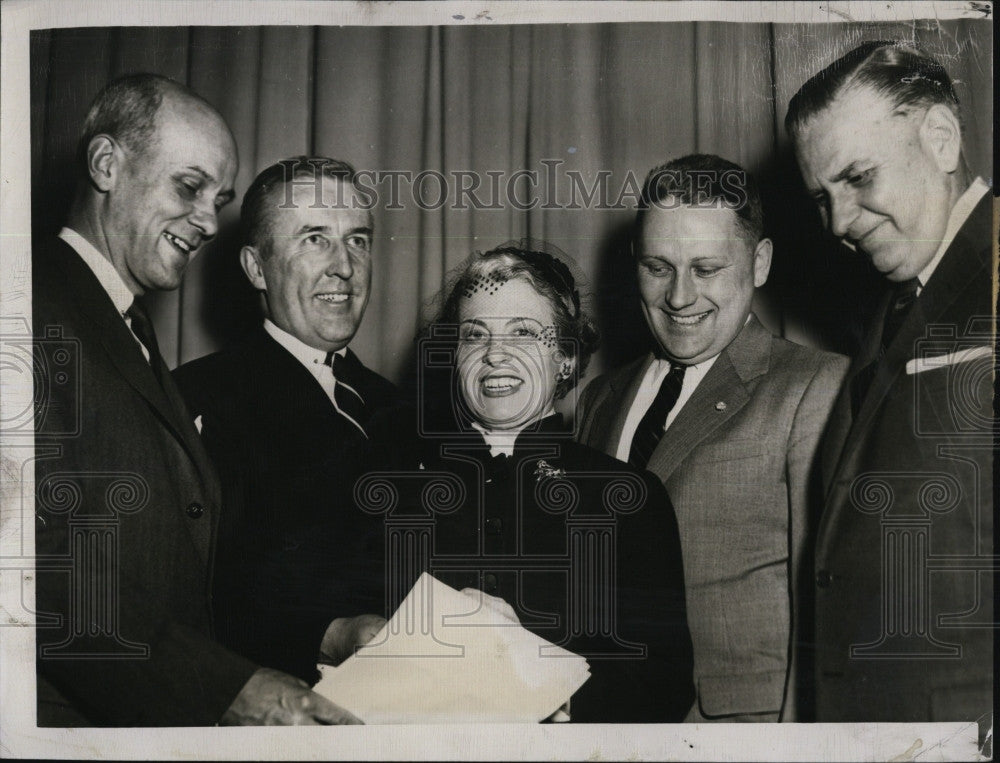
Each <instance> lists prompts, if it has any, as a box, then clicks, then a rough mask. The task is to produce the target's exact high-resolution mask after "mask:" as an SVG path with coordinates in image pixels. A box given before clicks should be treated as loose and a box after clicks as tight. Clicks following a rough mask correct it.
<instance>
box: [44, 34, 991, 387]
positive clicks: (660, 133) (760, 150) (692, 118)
mask: <svg viewBox="0 0 1000 763" xmlns="http://www.w3.org/2000/svg"><path fill="white" fill-rule="evenodd" d="M877 38H902V39H910V40H915V41H916V42H918V43H920V44H921V45H923V46H924V47H925V48H926V49H927V50H929V51H930V52H931V53H933V54H935V55H937V56H939V57H940V58H941V59H942V60H943V61H944V62H945V63H946V65H947V67H948V69H949V71H950V73H951V75H952V76H953V78H954V79H955V80H956V82H957V89H958V93H959V98H960V99H961V101H962V104H963V109H964V118H965V128H966V132H967V134H966V148H967V156H968V159H969V163H970V165H971V167H972V169H973V171H974V172H976V173H978V174H980V175H982V176H983V177H984V178H987V179H988V180H989V179H991V167H992V62H991V55H992V30H991V26H990V23H989V22H988V21H985V22H976V21H968V20H966V21H948V22H941V23H938V22H932V21H917V22H910V23H905V24H898V23H897V24H814V25H805V24H800V25H797V24H735V23H689V22H685V23H659V24H653V23H648V24H567V25H531V26H496V27H492V26H483V27H478V26H477V27H467V26H462V27H367V28H364V27H247V28H240V27H183V28H181V27H172V28H164V27H152V28H150V27H146V28H137V27H136V28H131V27H130V28H114V29H100V28H88V29H61V30H42V31H37V32H34V33H33V35H32V40H31V42H32V47H31V72H32V74H31V76H32V82H31V104H32V110H31V137H32V181H33V192H32V210H33V230H34V232H35V233H36V234H37V233H41V232H49V231H53V230H56V229H57V228H58V225H59V223H60V222H61V220H62V218H63V215H64V214H65V210H66V206H67V204H68V201H69V198H70V195H71V193H72V187H73V178H74V167H73V155H74V147H75V141H76V136H77V134H78V131H79V129H80V125H81V123H82V120H83V116H84V113H85V111H86V109H87V106H88V104H89V102H90V100H91V99H92V98H93V96H94V95H95V94H96V93H97V91H98V90H99V89H100V88H101V87H102V86H103V85H104V84H105V83H106V82H107V81H108V80H110V79H112V78H114V77H117V76H119V75H122V74H125V73H129V72H139V71H150V72H157V73H161V74H164V75H167V76H169V77H172V78H175V79H177V80H179V81H181V82H185V83H187V84H189V85H190V86H191V87H192V88H193V89H194V90H195V91H197V92H198V93H199V94H201V95H202V96H204V97H205V98H206V99H207V100H208V101H210V102H211V103H213V104H214V105H215V106H216V107H217V108H218V109H219V111H220V112H221V113H222V114H223V116H224V117H225V118H226V120H227V121H228V123H229V125H230V126H231V127H232V130H233V133H234V135H235V136H236V142H237V144H238V146H239V151H240V171H239V175H238V178H237V184H236V185H237V187H236V190H237V195H238V198H239V197H240V196H241V194H242V193H243V191H244V190H245V189H246V187H247V185H248V184H249V182H250V180H251V179H252V178H253V176H254V175H255V174H256V173H257V172H258V171H259V170H261V169H262V168H264V167H265V166H267V165H268V164H270V163H272V162H275V161H277V160H279V159H282V158H284V157H287V156H291V155H294V154H300V153H316V154H323V155H328V156H333V157H338V158H342V159H346V160H347V161H350V162H351V163H352V164H354V165H355V166H356V167H357V168H359V169H366V170H371V171H373V172H383V173H384V172H386V171H410V172H411V173H413V175H416V174H417V173H420V172H421V171H424V170H433V171H436V172H438V173H441V174H442V175H443V176H444V177H445V179H446V180H448V182H449V184H450V188H449V191H450V196H451V198H450V199H449V200H448V201H447V202H446V203H445V204H444V205H443V206H439V207H438V208H423V209H422V208H420V207H419V205H417V204H416V203H414V201H413V199H412V196H411V188H412V186H411V185H409V184H407V183H401V185H400V200H399V201H400V206H401V207H402V208H401V209H393V210H387V209H384V208H378V209H376V210H375V213H374V214H375V221H376V223H375V224H376V240H375V247H374V269H373V295H372V299H371V302H370V303H369V307H368V312H367V314H366V316H365V319H364V322H363V324H362V326H361V330H360V331H359V332H358V335H357V337H356V338H355V340H354V342H353V343H352V348H354V349H355V350H356V351H357V352H358V354H359V355H360V356H361V357H362V359H363V360H364V361H365V362H366V363H367V364H368V365H370V366H372V367H373V368H375V369H376V370H378V371H380V372H381V373H383V374H385V375H386V376H388V377H389V378H391V379H394V380H397V381H398V380H401V379H402V378H404V377H405V376H406V375H407V374H408V372H409V369H410V367H411V364H412V362H413V359H414V357H415V355H414V352H415V350H414V337H415V335H416V333H417V330H418V327H419V326H420V324H421V320H422V319H423V318H424V317H425V313H426V312H427V310H428V309H429V308H430V307H431V305H432V300H433V298H434V296H435V295H436V294H437V293H438V292H439V291H440V290H441V289H442V286H443V284H444V283H445V281H446V277H447V274H448V271H449V269H451V268H453V267H455V266H456V265H457V264H458V263H459V262H460V261H461V260H462V259H463V258H464V257H466V256H467V255H468V254H469V253H470V252H471V251H473V250H476V249H480V250H484V249H487V248H490V247H491V246H494V245H496V244H498V243H500V242H503V241H506V240H509V239H512V238H520V237H522V236H531V237H535V238H541V239H544V240H547V241H549V242H551V243H552V244H554V245H555V246H558V247H559V248H560V249H562V250H563V251H565V252H567V253H568V254H570V255H571V256H572V257H573V259H574V260H575V261H576V263H577V264H578V266H579V271H580V272H582V274H584V275H585V277H586V281H587V286H588V290H589V291H590V292H591V294H592V295H593V301H592V305H593V309H594V311H595V314H596V317H597V318H598V321H599V323H600V325H601V327H602V329H603V331H604V334H605V344H604V347H603V349H602V351H601V353H600V354H599V356H598V357H597V358H596V359H595V363H594V365H593V366H592V369H593V370H592V371H591V373H590V374H588V376H589V377H592V376H593V374H594V373H597V372H599V371H600V370H601V369H602V368H607V367H609V366H613V365H616V364H618V363H621V362H624V361H625V360H628V359H630V358H631V357H634V356H635V355H636V354H637V353H639V352H641V351H642V349H643V347H644V346H645V342H646V341H647V339H646V334H645V328H644V325H643V323H642V320H641V317H640V315H639V312H638V308H637V292H636V288H635V285H634V282H633V280H632V268H631V265H630V263H629V261H628V229H629V226H630V223H631V220H632V216H633V212H632V205H633V202H634V196H626V197H625V199H624V205H625V208H622V209H603V210H602V209H594V208H593V207H592V205H591V208H586V207H587V205H585V204H583V202H582V200H581V199H579V198H578V201H579V202H580V203H579V206H582V207H584V208H580V209H567V208H565V207H566V206H567V204H568V202H569V201H570V192H571V190H572V181H571V177H570V174H571V173H573V172H575V173H579V177H580V178H582V179H583V180H584V181H585V182H586V185H587V187H590V186H592V185H593V184H594V183H595V181H597V179H598V178H599V173H601V172H602V171H603V172H605V173H610V175H609V176H608V180H607V186H608V189H609V192H608V196H609V197H610V199H609V201H612V202H613V201H614V200H615V199H616V197H617V196H618V195H619V192H620V191H621V189H622V188H623V187H625V186H626V183H627V176H628V174H629V172H631V173H632V174H633V176H635V177H636V178H637V181H638V182H640V183H641V181H642V179H643V177H644V176H645V173H646V172H647V171H648V170H649V169H650V168H652V167H653V166H654V165H656V164H659V163H662V162H664V161H667V160H668V159H670V158H674V157H677V156H680V155H683V154H686V153H690V152H696V151H697V152H707V153H717V154H720V155H722V156H724V157H726V158H728V159H731V160H733V161H736V162H738V163H740V164H742V165H744V166H745V167H746V168H747V169H749V170H751V171H752V172H754V173H756V174H757V175H758V178H759V179H760V181H761V184H762V186H763V189H764V193H765V208H766V213H767V217H768V225H767V227H768V233H769V234H770V235H771V236H772V237H773V238H774V239H775V243H776V251H775V262H774V266H773V269H772V275H771V280H770V282H769V284H768V286H767V287H766V288H765V289H764V290H763V292H762V293H761V294H760V295H759V296H758V304H757V310H758V314H759V315H760V316H761V318H762V319H763V320H764V322H765V323H766V324H767V325H768V326H769V327H770V328H771V329H772V330H775V331H776V332H780V333H782V334H784V335H785V336H788V337H789V338H792V339H794V340H797V341H801V342H804V343H807V344H813V345H816V346H822V347H826V348H832V349H836V350H840V351H843V352H851V351H852V350H853V349H854V343H855V341H856V332H857V327H858V326H859V325H860V321H861V320H862V319H863V318H864V304H865V299H866V297H867V295H870V293H871V292H872V290H873V288H874V283H875V279H874V278H872V273H871V271H870V269H869V268H868V266H866V264H865V263H864V262H863V261H862V260H861V258H860V256H858V255H850V254H849V253H844V252H843V251H840V250H839V249H838V248H836V247H835V246H833V242H831V241H830V240H829V239H828V238H827V237H826V236H824V235H822V234H821V232H820V228H819V221H818V216H817V214H816V213H815V211H814V210H813V209H812V206H811V202H809V201H808V200H807V199H806V198H805V196H804V194H803V193H802V190H801V187H800V185H799V180H798V175H797V172H796V170H795V167H794V163H793V160H792V157H791V156H790V154H789V150H788V145H787V139H786V136H785V135H784V133H783V127H782V122H783V119H784V113H785V109H786V107H787V104H788V100H789V98H790V97H791V95H792V94H793V93H794V92H795V90H796V89H797V88H798V87H799V86H800V85H801V84H802V83H803V82H804V81H805V80H806V79H807V78H808V77H809V76H811V75H812V74H813V73H815V72H816V71H818V70H819V69H820V68H822V67H823V66H825V65H826V64H828V63H829V62H830V61H832V60H833V59H834V58H835V57H836V56H838V55H840V54H841V53H843V52H846V51H847V50H848V49H850V48H851V47H853V46H855V45H856V44H857V43H858V42H860V41H861V40H865V39H877ZM519 170H529V171H532V172H535V173H537V175H538V181H537V183H533V182H532V180H531V178H529V177H525V176H522V177H520V179H517V181H516V182H515V183H513V186H512V187H513V188H514V189H515V190H516V191H517V193H518V197H519V199H520V200H521V201H522V202H527V201H530V199H531V198H533V197H534V198H537V199H539V202H538V204H537V206H535V208H533V209H519V208H516V206H515V205H513V204H511V203H506V202H502V203H500V204H494V205H495V206H499V207H500V208H496V209H464V210H463V209H456V208H453V207H454V204H453V202H454V200H455V197H456V196H457V195H458V194H457V185H458V184H457V183H456V181H455V174H454V173H470V174H469V177H473V175H472V174H471V173H475V175H474V176H475V177H480V178H482V179H483V183H482V186H481V188H480V189H479V190H478V191H477V194H478V196H479V198H480V199H481V200H483V201H484V202H486V203H489V202H490V201H491V198H490V193H489V178H490V176H489V175H488V174H487V173H490V172H492V173H494V174H495V175H497V176H498V177H501V178H502V180H501V191H502V190H503V189H504V188H505V187H506V184H507V183H508V182H509V181H510V180H511V178H512V176H513V175H514V173H516V172H517V171H519ZM553 172H554V173H555V178H556V182H555V187H556V188H555V190H554V191H553V189H552V188H551V184H549V183H548V182H547V179H548V178H549V173H553ZM425 181H426V182H424V184H423V186H422V188H423V191H424V194H425V200H429V201H431V202H434V201H436V199H437V197H438V195H439V192H440V188H439V185H440V184H439V183H438V182H437V181H435V179H434V177H432V176H428V177H427V178H426V179H425ZM467 182H471V181H467ZM377 189H378V190H379V192H380V194H381V196H380V198H381V199H382V202H381V205H382V207H384V206H385V204H386V203H387V198H386V196H385V192H386V191H387V190H388V186H387V185H386V184H383V185H380V186H378V187H377ZM632 190H633V191H635V190H636V189H632ZM578 196H579V195H578ZM493 201H494V202H496V199H493ZM501 201H502V200H501ZM238 207H239V204H238V200H237V202H236V203H234V204H232V205H230V207H228V208H227V209H226V210H225V211H224V213H223V215H222V218H221V220H220V234H219V236H218V239H217V240H216V241H214V242H213V243H212V244H211V245H210V246H209V247H207V249H206V250H205V251H204V252H203V253H202V254H201V255H199V257H198V259H196V260H195V261H194V262H193V263H192V265H191V267H190V269H189V271H188V275H187V277H186V280H185V282H184V285H183V286H182V287H181V289H179V290H178V291H176V292H173V293H169V294H162V295H157V297H156V298H155V299H154V300H153V305H152V307H153V316H154V320H155V323H156V328H157V331H158V335H159V337H160V345H161V348H162V350H163V353H164V357H165V358H166V360H167V362H168V364H169V365H171V366H174V365H176V364H178V363H181V362H184V361H187V360H191V359H192V358H196V357H199V356H201V355H204V354H206V353H209V352H212V351H215V350H217V349H220V348H221V347H222V346H224V345H226V344H227V343H228V342H231V341H233V340H234V339H236V338H238V337H239V336H240V335H241V334H242V333H244V332H245V331H246V330H247V329H248V328H249V327H250V326H252V325H254V324H255V323H256V322H258V321H259V320H260V318H259V314H258V313H257V303H256V295H255V294H254V293H253V292H252V291H251V290H250V288H249V285H248V284H247V283H246V280H245V278H244V277H243V275H242V273H241V272H240V271H239V269H238V264H237V260H236V255H237V251H238V246H239V242H238V241H237V239H236V222H237V219H238V214H239V212H238ZM546 207H549V208H546ZM556 207H562V208H556Z"/></svg>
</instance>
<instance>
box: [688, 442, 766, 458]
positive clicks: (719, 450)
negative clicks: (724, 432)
mask: <svg viewBox="0 0 1000 763" xmlns="http://www.w3.org/2000/svg"><path fill="white" fill-rule="evenodd" d="M766 455H767V448H766V447H765V446H764V443H762V442H761V441H760V440H751V439H743V440H720V441H719V442H712V443H705V444H704V445H701V446H700V447H698V448H697V449H696V451H695V453H694V454H693V457H694V459H696V460H697V461H698V462H699V463H716V462H718V461H740V460H743V459H747V458H763V457H764V456H766Z"/></svg>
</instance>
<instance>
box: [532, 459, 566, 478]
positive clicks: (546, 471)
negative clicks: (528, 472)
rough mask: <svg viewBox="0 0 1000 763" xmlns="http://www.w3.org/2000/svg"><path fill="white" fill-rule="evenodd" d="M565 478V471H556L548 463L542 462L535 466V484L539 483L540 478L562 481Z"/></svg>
mask: <svg viewBox="0 0 1000 763" xmlns="http://www.w3.org/2000/svg"><path fill="white" fill-rule="evenodd" d="M565 476H566V470H565V469H556V468H555V467H554V466H552V464H550V463H549V462H548V461H544V460H542V461H539V462H538V463H537V464H536V465H535V477H537V478H538V479H537V480H536V481H537V482H541V481H542V477H554V478H556V479H562V478H563V477H565Z"/></svg>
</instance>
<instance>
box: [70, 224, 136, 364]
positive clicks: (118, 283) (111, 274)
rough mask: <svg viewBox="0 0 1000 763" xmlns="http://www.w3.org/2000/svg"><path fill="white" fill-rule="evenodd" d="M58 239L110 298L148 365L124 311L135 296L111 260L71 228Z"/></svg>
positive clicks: (130, 304) (130, 305)
mask: <svg viewBox="0 0 1000 763" xmlns="http://www.w3.org/2000/svg"><path fill="white" fill-rule="evenodd" d="M59 238H61V239H62V240H63V241H65V242H66V243H67V244H69V245H70V246H71V247H73V250H74V251H75V252H76V253H77V254H78V255H80V259H81V260H83V261H84V262H85V263H86V264H87V267H88V268H90V270H91V271H92V272H93V274H94V276H95V277H96V278H97V281H98V283H100V284H101V287H102V288H103V289H104V291H106V292H107V294H108V296H109V297H110V298H111V302H112V304H114V306H115V310H117V311H118V314H119V315H120V316H121V317H122V320H123V321H125V325H126V326H128V330H129V333H131V334H132V337H133V338H134V339H135V342H136V344H138V345H139V349H140V350H142V356H143V357H144V358H145V359H146V362H147V363H148V362H149V350H147V349H146V345H144V344H143V343H142V342H140V341H139V337H137V336H136V335H135V332H133V331H132V319H131V318H129V317H128V316H127V315H126V314H125V311H126V310H128V309H129V308H130V307H132V302H133V301H134V300H135V295H134V294H133V293H132V292H131V291H129V288H128V286H126V285H125V281H123V280H122V277H121V276H120V275H118V271H117V270H115V266H114V265H112V264H111V260H109V259H108V258H107V257H105V256H104V255H103V254H101V253H100V252H99V251H97V248H96V247H95V246H94V245H93V244H91V243H90V242H89V241H87V239H85V238H84V237H83V236H81V235H80V234H79V233H77V232H76V231H75V230H73V229H72V228H63V229H62V230H61V231H59Z"/></svg>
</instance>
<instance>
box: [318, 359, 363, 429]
mask: <svg viewBox="0 0 1000 763" xmlns="http://www.w3.org/2000/svg"><path fill="white" fill-rule="evenodd" d="M323 364H324V365H327V366H330V369H331V370H332V371H333V378H334V382H335V384H334V387H333V401H334V404H335V405H336V406H337V410H338V411H339V412H340V415H341V416H343V417H344V418H345V419H347V420H348V421H350V422H351V423H352V424H354V426H356V427H357V428H358V429H360V430H361V434H363V435H364V436H365V437H367V436H368V433H367V432H365V427H364V424H363V423H362V422H364V421H365V418H366V416H365V399H364V398H363V397H362V396H361V393H360V392H358V389H357V388H358V376H359V374H358V365H359V363H358V361H357V359H356V358H354V357H353V356H352V355H350V353H344V354H342V355H338V354H336V353H334V352H328V353H327V354H326V358H325V359H324V360H323Z"/></svg>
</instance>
